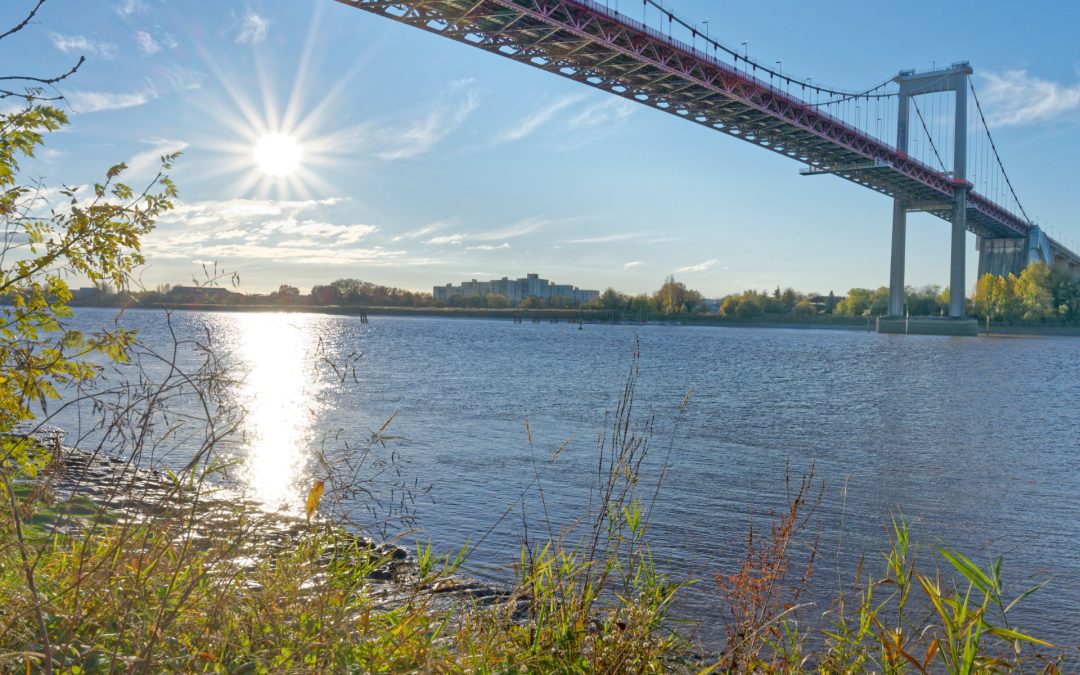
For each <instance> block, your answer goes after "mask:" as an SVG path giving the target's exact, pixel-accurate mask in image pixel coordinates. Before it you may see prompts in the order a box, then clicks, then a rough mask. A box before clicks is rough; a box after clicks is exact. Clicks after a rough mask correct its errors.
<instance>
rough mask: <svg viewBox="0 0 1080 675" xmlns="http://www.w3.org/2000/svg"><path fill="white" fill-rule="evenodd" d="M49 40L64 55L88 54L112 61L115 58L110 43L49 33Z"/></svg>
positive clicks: (80, 36)
mask: <svg viewBox="0 0 1080 675" xmlns="http://www.w3.org/2000/svg"><path fill="white" fill-rule="evenodd" d="M49 40H50V41H51V42H52V44H53V47H56V48H57V49H59V50H60V51H62V52H64V53H65V54H68V53H70V52H78V53H79V54H85V53H90V54H96V55H97V56H100V57H101V58H103V59H112V58H114V57H115V56H116V45H114V44H112V43H111V42H101V41H98V40H92V39H90V38H88V37H86V36H85V35H61V34H60V33H49Z"/></svg>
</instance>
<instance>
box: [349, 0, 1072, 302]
mask: <svg viewBox="0 0 1080 675" xmlns="http://www.w3.org/2000/svg"><path fill="white" fill-rule="evenodd" d="M337 1H338V2H341V3H342V4H345V5H349V6H351V7H356V8H358V9H363V10H365V11H368V12H372V13H375V14H378V15H380V16H384V17H387V18H391V19H394V20H395V21H399V22H401V23H405V24H408V25H410V26H414V27H417V28H421V29H423V30H426V31H429V32H432V33H436V34H438V35H442V36H444V37H448V38H452V39H454V40H457V41H459V42H463V43H465V44H467V45H471V46H473V47H477V48H480V49H483V50H485V51H489V52H492V53H494V54H498V55H500V56H505V57H507V58H510V59H513V60H515V61H518V62H521V63H524V64H527V65H530V66H533V67H536V68H540V69H543V70H546V71H548V72H551V73H555V74H557V75H562V76H563V77H567V78H570V79H572V80H576V81H578V82H581V83H583V84H587V85H590V86H593V87H596V88H598V89H601V90H603V91H606V92H608V93H611V94H615V95H617V96H621V97H623V98H626V99H629V100H631V101H636V102H639V103H642V104H644V105H649V106H652V107H654V108H657V109H658V110H663V111H664V112H668V113H671V114H672V115H675V116H678V117H681V118H684V119H687V120H690V121H692V122H695V123H697V124H700V125H703V126H706V127H709V128H711V129H715V130H717V131H722V132H724V133H726V134H729V135H731V136H735V137H736V138H740V139H742V140H745V141H748V142H751V143H754V144H755V145H758V146H760V147H762V148H767V149H769V150H772V151H773V152H777V153H779V154H782V155H784V156H786V157H790V158H792V159H794V160H797V161H799V162H802V163H804V164H805V165H806V168H804V169H803V170H802V173H803V174H804V175H819V174H831V175H838V176H841V177H842V178H846V179H847V180H850V181H852V182H855V183H858V184H859V185H862V186H864V187H868V188H870V189H873V190H876V191H878V192H880V193H882V194H885V195H888V196H889V197H892V198H893V203H894V207H893V236H892V262H891V271H890V276H889V284H890V293H889V315H890V316H901V315H902V314H903V313H904V256H905V250H904V249H905V244H906V236H907V235H906V229H907V214H908V213H909V212H914V211H923V212H927V213H931V214H933V215H935V216H937V217H939V218H941V219H943V220H946V221H948V222H950V223H951V224H952V243H951V246H952V257H951V273H950V308H949V314H950V316H951V317H953V318H963V316H964V279H965V246H964V243H965V232H966V231H968V230H970V231H971V232H974V233H975V234H976V235H977V236H978V238H979V239H978V250H979V252H980V259H979V270H980V273H984V272H995V273H998V274H1004V273H1009V272H1013V273H1017V274H1018V273H1019V272H1020V271H1021V270H1022V269H1023V268H1024V267H1026V266H1027V265H1028V264H1030V263H1031V262H1033V261H1036V260H1042V261H1043V262H1046V263H1047V264H1050V265H1053V266H1055V267H1057V268H1059V269H1064V270H1067V271H1068V272H1070V273H1072V274H1073V275H1080V256H1078V255H1077V254H1076V253H1074V252H1072V251H1070V250H1069V249H1067V248H1066V247H1065V246H1063V245H1062V244H1061V243H1060V242H1057V241H1054V240H1053V239H1051V238H1049V237H1048V236H1047V235H1046V234H1045V233H1044V232H1043V231H1042V230H1040V228H1039V227H1038V226H1037V225H1036V224H1035V223H1034V222H1032V220H1031V219H1030V218H1028V217H1027V215H1026V212H1025V211H1024V208H1023V206H1022V204H1021V203H1020V200H1019V198H1017V196H1016V193H1015V191H1014V190H1013V188H1012V182H1011V180H1010V179H1009V176H1008V174H1007V173H1006V172H1005V170H1004V167H1003V165H1002V164H1001V160H1000V157H999V156H998V154H997V148H996V146H994V143H993V139H992V137H991V135H990V131H989V127H988V126H987V124H986V120H985V119H984V117H983V114H982V110H981V107H980V106H979V103H978V98H977V97H975V94H974V89H973V88H972V86H971V84H970V82H969V76H970V75H971V73H972V69H971V68H970V66H969V65H968V64H967V63H957V64H954V65H952V66H950V67H948V68H944V69H939V70H934V71H931V72H923V73H915V72H914V71H905V72H902V73H900V75H898V76H897V77H895V78H893V79H891V80H889V81H886V82H884V83H882V84H880V85H878V86H876V87H874V88H872V89H868V90H865V91H847V90H841V89H835V88H830V87H826V86H823V85H821V84H815V83H813V82H812V80H811V79H810V78H805V79H798V78H796V77H793V76H791V75H784V74H783V72H782V71H781V70H780V68H775V67H770V66H764V65H762V64H761V63H758V62H756V61H754V60H751V59H749V58H748V56H747V54H746V51H745V43H744V49H743V51H742V52H740V51H739V50H738V49H733V48H731V47H728V46H726V45H724V44H722V43H720V42H718V41H716V40H714V39H712V38H711V37H710V36H709V35H708V33H707V30H706V31H705V32H703V31H702V26H701V24H694V23H692V22H689V21H686V20H685V19H682V18H680V17H678V16H677V15H675V14H674V13H673V12H672V10H671V8H669V7H665V6H663V5H661V4H660V2H659V0H643V2H642V5H641V6H642V20H641V21H637V20H636V19H632V18H630V17H628V16H626V15H624V14H619V13H618V12H615V11H612V10H611V9H609V8H607V7H605V6H603V5H600V4H598V3H596V2H593V1H591V0H337ZM627 4H629V3H627ZM650 12H651V15H650ZM650 20H652V21H658V23H659V25H660V26H661V28H659V29H658V28H653V27H650V25H649V23H650ZM665 22H666V26H665ZM706 29H707V25H706ZM686 40H689V41H690V42H687V41H686ZM699 45H700V48H699ZM710 49H711V52H712V53H711V54H710V53H709V52H710ZM778 65H782V64H779V62H778ZM766 76H768V80H767V81H766V79H765V77H766ZM796 92H798V93H796ZM969 92H971V95H972V97H974V101H975V103H976V105H975V106H969ZM894 99H895V100H894ZM920 100H921V101H923V106H924V107H925V111H924V107H920V106H919V101H920ZM913 107H914V111H915V113H916V117H915V120H917V121H918V124H915V123H914V120H913V119H912V115H911V109H912V108H913ZM924 112H925V113H926V114H924ZM894 123H895V124H894ZM893 129H895V130H896V131H895V140H893V138H894V137H893V135H892V134H893V131H892V130H893ZM969 130H970V131H971V133H970V134H969ZM969 141H971V142H970V143H969ZM969 146H970V147H969ZM946 167H950V168H946ZM969 168H970V169H971V171H969ZM977 188H981V190H980V189H977Z"/></svg>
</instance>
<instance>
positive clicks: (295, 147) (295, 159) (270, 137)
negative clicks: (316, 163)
mask: <svg viewBox="0 0 1080 675" xmlns="http://www.w3.org/2000/svg"><path fill="white" fill-rule="evenodd" d="M253 154H254V157H255V164H256V165H258V167H259V170H260V171H262V172H263V173H264V174H266V175H268V176H276V177H285V176H291V175H292V174H293V173H295V172H296V170H297V169H298V168H300V160H301V159H303V156H304V149H303V148H302V147H301V146H300V143H298V142H297V140H296V139H295V138H293V137H292V136H290V135H289V134H282V133H271V134H265V135H264V136H261V137H260V138H259V140H257V141H255V148H254V150H253Z"/></svg>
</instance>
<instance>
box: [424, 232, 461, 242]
mask: <svg viewBox="0 0 1080 675" xmlns="http://www.w3.org/2000/svg"><path fill="white" fill-rule="evenodd" d="M463 241H465V235H463V234H447V235H443V236H439V237H432V238H431V239H428V240H427V243H429V244H460V243H461V242H463Z"/></svg>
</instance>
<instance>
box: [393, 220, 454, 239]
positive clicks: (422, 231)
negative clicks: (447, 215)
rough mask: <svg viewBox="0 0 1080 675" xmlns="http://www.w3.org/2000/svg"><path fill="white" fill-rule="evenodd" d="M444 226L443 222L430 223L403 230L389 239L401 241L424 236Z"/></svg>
mask: <svg viewBox="0 0 1080 675" xmlns="http://www.w3.org/2000/svg"><path fill="white" fill-rule="evenodd" d="M444 227H446V224H445V223H441V222H438V223H431V224H429V225H425V226H423V227H420V228H417V229H415V230H410V231H408V232H405V233H404V234H399V235H396V236H395V237H394V238H392V239H391V240H390V241H401V240H402V239H419V238H420V237H426V236H427V235H429V234H434V233H436V232H438V231H439V230H441V229H443V228H444Z"/></svg>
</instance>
